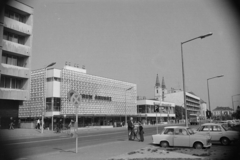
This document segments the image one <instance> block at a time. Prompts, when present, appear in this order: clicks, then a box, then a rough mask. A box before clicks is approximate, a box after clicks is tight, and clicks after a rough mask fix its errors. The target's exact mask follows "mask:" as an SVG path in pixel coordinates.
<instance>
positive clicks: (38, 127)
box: [37, 119, 40, 129]
mask: <svg viewBox="0 0 240 160" xmlns="http://www.w3.org/2000/svg"><path fill="white" fill-rule="evenodd" d="M37 129H40V120H39V119H38V120H37Z"/></svg>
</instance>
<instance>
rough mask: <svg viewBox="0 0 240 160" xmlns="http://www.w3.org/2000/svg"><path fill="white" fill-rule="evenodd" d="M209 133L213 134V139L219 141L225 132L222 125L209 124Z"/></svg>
mask: <svg viewBox="0 0 240 160" xmlns="http://www.w3.org/2000/svg"><path fill="white" fill-rule="evenodd" d="M209 133H210V136H211V141H219V140H220V138H221V137H222V134H223V132H222V130H221V127H220V126H218V125H211V126H209Z"/></svg>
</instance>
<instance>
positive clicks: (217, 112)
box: [212, 107, 234, 119]
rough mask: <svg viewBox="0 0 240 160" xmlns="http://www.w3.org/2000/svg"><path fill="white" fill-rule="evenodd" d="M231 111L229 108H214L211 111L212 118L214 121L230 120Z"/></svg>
mask: <svg viewBox="0 0 240 160" xmlns="http://www.w3.org/2000/svg"><path fill="white" fill-rule="evenodd" d="M233 112H234V111H233V109H232V108H230V107H216V108H215V109H214V110H212V116H213V117H214V118H215V119H228V118H230V117H231V118H232V114H233Z"/></svg>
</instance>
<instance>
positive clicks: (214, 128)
mask: <svg viewBox="0 0 240 160" xmlns="http://www.w3.org/2000/svg"><path fill="white" fill-rule="evenodd" d="M196 134H202V135H206V134H208V135H210V136H211V142H212V143H214V142H221V143H222V145H229V144H230V143H231V142H233V141H236V140H238V139H239V132H238V131H233V130H230V129H229V128H228V127H227V124H226V123H223V124H221V123H205V124H202V125H201V126H200V127H199V128H198V129H197V130H196Z"/></svg>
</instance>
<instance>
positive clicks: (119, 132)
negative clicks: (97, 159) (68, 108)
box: [5, 131, 126, 145]
mask: <svg viewBox="0 0 240 160" xmlns="http://www.w3.org/2000/svg"><path fill="white" fill-rule="evenodd" d="M125 132H126V131H124V133H125ZM118 133H123V131H122V132H114V133H105V134H97V135H88V136H79V137H78V138H84V137H96V136H102V135H110V134H118ZM72 138H73V137H66V138H58V139H47V140H39V141H30V142H18V143H9V144H5V145H16V144H28V143H38V142H49V141H59V140H63V139H72ZM74 138H75V137H74Z"/></svg>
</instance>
